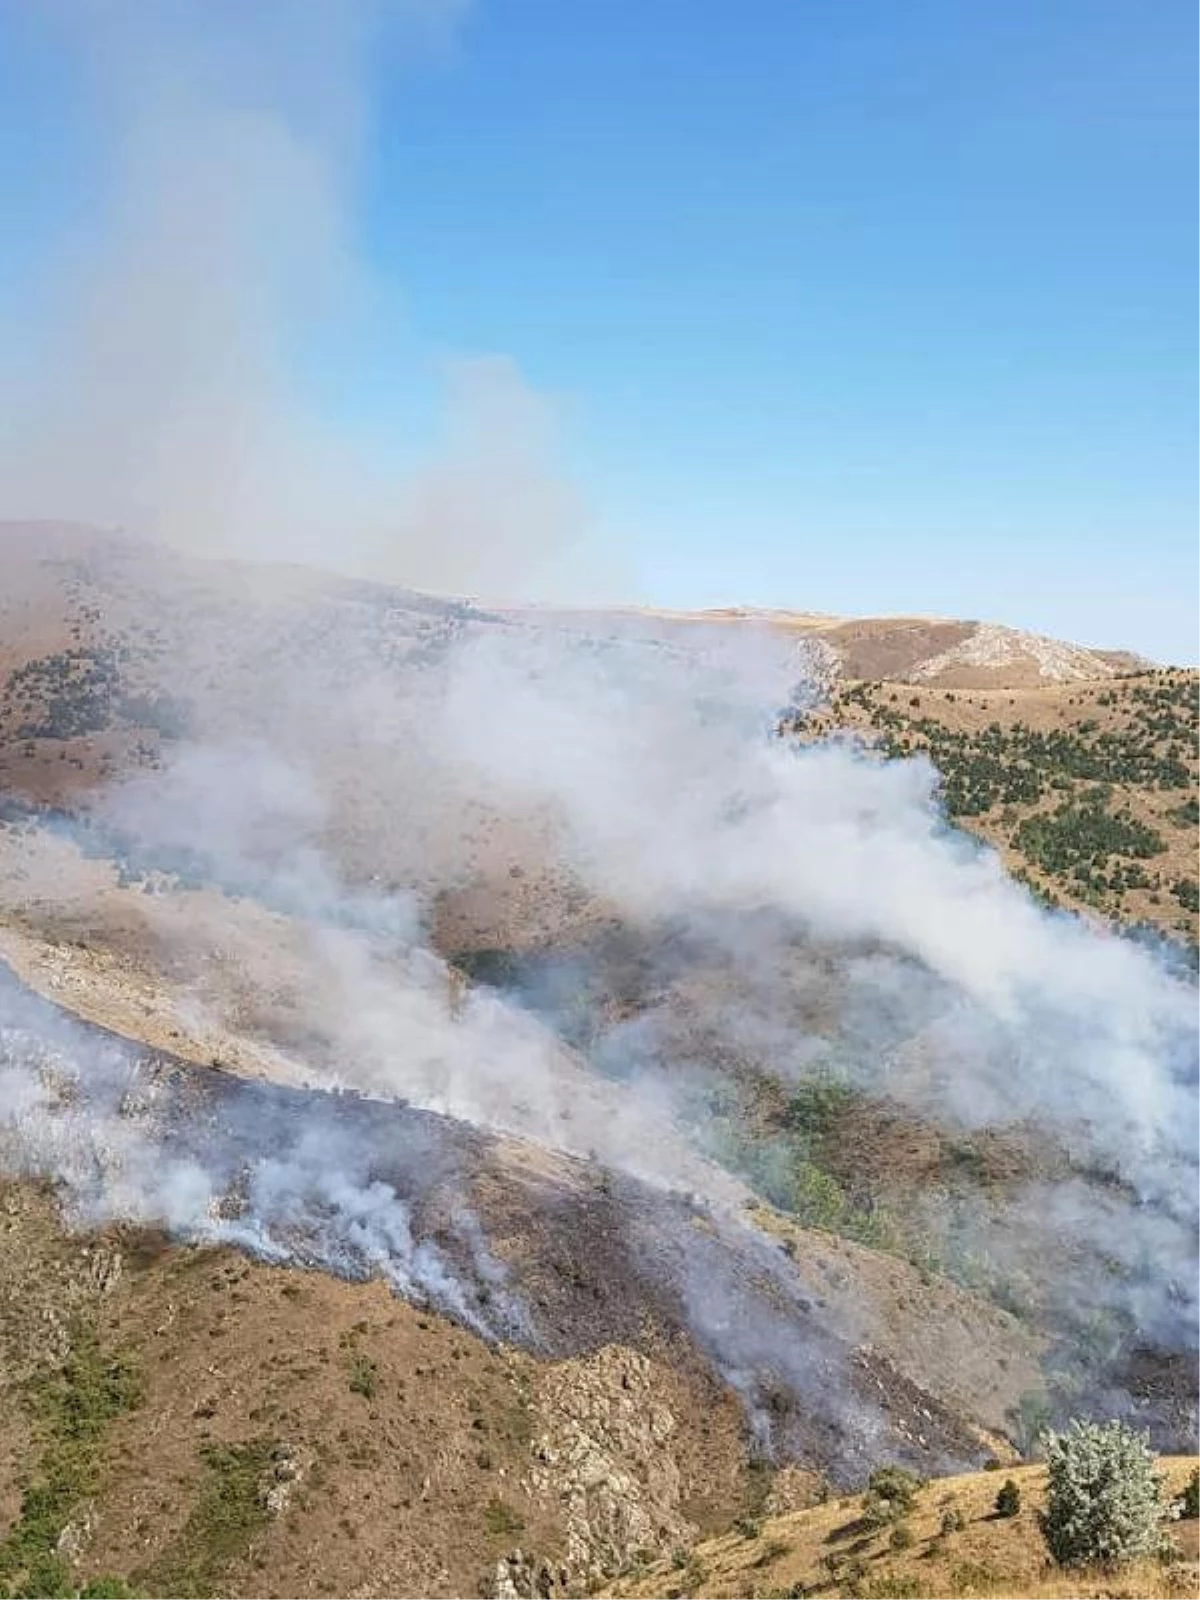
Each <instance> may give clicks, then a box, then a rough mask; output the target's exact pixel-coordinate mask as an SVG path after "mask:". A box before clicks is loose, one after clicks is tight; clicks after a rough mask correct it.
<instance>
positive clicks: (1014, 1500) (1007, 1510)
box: [996, 1478, 1021, 1517]
mask: <svg viewBox="0 0 1200 1600" xmlns="http://www.w3.org/2000/svg"><path fill="white" fill-rule="evenodd" d="M1020 1509H1021V1490H1020V1488H1019V1487H1018V1485H1017V1483H1016V1481H1015V1480H1014V1479H1012V1478H1005V1480H1004V1482H1003V1483H1002V1484H1001V1485H1000V1490H999V1493H998V1494H997V1495H996V1515H997V1516H998V1517H1015V1516H1016V1515H1017V1513H1018V1511H1020Z"/></svg>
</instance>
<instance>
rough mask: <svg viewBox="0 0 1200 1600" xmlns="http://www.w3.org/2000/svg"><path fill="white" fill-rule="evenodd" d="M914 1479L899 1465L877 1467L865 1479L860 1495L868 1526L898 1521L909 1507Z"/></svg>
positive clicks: (914, 1493)
mask: <svg viewBox="0 0 1200 1600" xmlns="http://www.w3.org/2000/svg"><path fill="white" fill-rule="evenodd" d="M920 1487H921V1485H920V1482H919V1480H918V1479H916V1478H914V1477H913V1475H912V1473H911V1472H905V1471H904V1469H903V1467H878V1468H876V1470H875V1471H874V1472H873V1473H872V1474H871V1476H870V1477H869V1478H868V1479H867V1492H866V1494H865V1495H863V1502H862V1506H863V1520H864V1521H865V1522H866V1523H867V1525H868V1527H872V1528H882V1527H884V1526H885V1525H886V1524H887V1523H889V1522H899V1521H900V1520H901V1519H902V1518H904V1517H906V1516H907V1515H908V1513H909V1512H910V1511H911V1510H912V1508H913V1504H914V1502H915V1501H916V1497H917V1490H918V1489H919V1488H920Z"/></svg>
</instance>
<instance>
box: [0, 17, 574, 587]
mask: <svg viewBox="0 0 1200 1600" xmlns="http://www.w3.org/2000/svg"><path fill="white" fill-rule="evenodd" d="M18 10H19V11H20V12H21V18H17V17H14V18H12V19H10V20H9V22H8V23H7V24H5V26H6V27H7V29H8V31H9V32H10V33H11V34H12V35H13V39H12V45H13V49H14V52H15V51H17V50H18V49H19V47H20V46H21V35H20V33H19V31H18V22H19V21H20V20H21V19H23V20H24V21H25V23H26V24H27V27H28V28H29V29H30V30H31V31H32V32H34V33H35V34H36V35H37V36H38V37H40V38H41V39H42V40H43V41H46V40H48V41H49V42H50V44H51V46H52V47H56V48H57V51H58V55H59V70H60V72H61V74H62V75H63V78H64V80H65V86H66V87H65V89H64V88H63V86H62V85H56V86H55V90H54V92H55V93H56V94H63V93H66V94H67V95H68V97H69V98H70V99H71V101H72V103H73V104H74V105H75V107H76V108H77V116H78V118H79V120H80V123H81V125H82V128H83V130H84V133H83V136H82V137H81V139H80V149H79V151H78V152H77V157H78V161H79V163H80V168H81V175H82V176H83V178H84V182H85V185H86V192H87V205H86V207H85V209H84V214H83V216H82V218H80V219H79V220H77V222H76V224H75V225H74V226H73V228H72V230H71V233H70V237H69V243H68V244H67V245H66V246H65V247H64V251H63V254H64V257H65V259H62V260H50V261H46V260H43V261H40V262H39V263H38V268H37V273H36V285H37V286H36V288H33V289H30V290H29V292H28V294H27V295H26V296H25V297H24V300H23V302H22V304H21V305H20V306H18V307H13V308H12V321H13V322H14V324H15V325H17V330H18V331H19V337H20V343H21V347H22V350H21V353H20V354H18V352H16V351H15V350H14V352H13V353H12V354H11V355H10V356H9V357H8V358H7V359H6V360H5V361H4V362H3V363H0V396H2V401H0V411H2V412H3V414H4V416H5V419H6V422H5V426H4V428H3V429H0V476H3V479H4V482H5V498H6V505H5V512H6V514H7V515H17V516H25V517H52V518H68V519H76V520H82V521H85V522H89V523H93V524H96V523H99V524H102V525H108V526H118V527H124V528H126V529H129V530H132V531H135V532H139V533H146V534H149V535H152V536H153V537H155V538H161V539H166V540H168V541H170V542H171V543H172V544H174V545H176V546H177V547H178V548H180V549H182V550H186V551H188V552H190V553H192V554H202V555H214V554H227V555H236V556H243V557H268V558H275V559H285V560H295V561H320V560H325V561H327V562H329V563H330V564H333V565H336V566H338V567H339V568H340V569H341V570H343V571H349V572H356V573H364V574H371V575H374V576H380V577H386V578H391V579H399V580H401V581H404V582H407V583H414V584H418V585H427V586H430V587H441V588H447V589H451V590H454V589H460V590H461V589H467V590H469V591H472V590H473V591H479V590H486V591H488V592H492V593H497V592H499V593H505V594H512V593H518V592H522V591H523V590H525V589H528V588H529V587H530V586H531V585H532V586H534V587H536V586H537V585H539V584H541V585H542V587H543V590H544V592H547V593H551V592H553V591H554V586H555V585H560V586H561V584H563V583H572V582H577V581H578V580H579V578H580V576H581V574H580V573H579V572H578V571H575V570H574V568H573V567H572V562H573V561H574V559H575V557H574V554H573V549H574V544H575V541H576V539H577V536H578V535H579V533H580V531H581V529H582V527H583V521H584V515H583V507H582V504H581V502H580V500H579V497H578V495H577V494H576V493H575V491H574V490H573V489H572V488H571V487H570V486H569V485H568V483H567V481H566V479H565V477H564V476H563V474H562V472H561V471H560V469H559V467H558V465H557V463H556V461H555V452H556V432H557V422H558V416H557V407H556V404H555V403H554V402H553V401H552V400H551V399H550V398H548V397H546V396H544V395H542V394H540V393H538V392H537V390H536V389H535V388H534V387H533V386H532V385H531V384H530V383H529V381H528V380H527V379H526V377H525V376H524V375H523V373H522V372H521V370H520V367H519V365H518V364H517V362H516V361H514V360H513V359H511V358H510V357H508V356H506V355H502V354H497V353H494V352H459V353H451V354H447V353H446V352H434V351H432V350H431V349H430V348H428V346H427V345H426V344H425V343H424V342H423V341H422V339H421V337H420V334H419V332H418V326H417V323H416V321H415V320H414V310H410V308H409V307H408V306H407V305H406V304H405V303H403V302H402V300H401V298H400V296H399V295H398V293H397V291H396V290H395V288H394V287H390V286H387V285H385V284H384V283H383V282H382V281H381V280H380V279H379V278H378V277H377V276H376V275H375V273H374V271H373V269H372V267H371V265H370V264H369V261H368V258H367V251H366V246H365V244H364V241H363V237H362V217H363V193H364V185H365V183H366V180H367V176H368V174H367V172H366V169H365V160H364V155H365V149H366V145H367V136H368V134H369V132H370V129H371V124H372V119H373V117H374V115H375V112H376V107H377V102H378V100H379V97H380V95H381V93H382V92H383V91H384V89H385V88H386V89H387V90H388V92H389V93H390V94H392V95H393V96H395V95H399V96H402V95H403V92H404V86H405V84H406V82H407V81H408V78H409V75H410V74H411V73H412V72H414V71H416V70H424V71H438V70H447V60H446V58H447V56H448V55H452V53H453V49H454V46H455V41H456V39H457V38H458V36H459V34H460V33H461V31H462V30H463V29H464V28H465V26H466V24H467V20H468V18H467V13H468V6H467V5H466V4H465V3H464V0H388V3H384V0H337V3H336V4H321V3H311V0H301V3H300V4H289V3H286V0H256V3H255V4H253V5H243V4H236V3H233V0H162V3H155V4H153V5H142V4H138V3H137V0H66V3H63V4H61V5H54V4H50V5H42V4H32V3H31V4H30V5H29V7H28V8H26V7H23V6H19V7H18ZM47 92H49V91H47ZM389 181H390V182H393V183H394V182H395V181H396V179H395V177H394V176H392V177H390V178H389ZM395 203H396V204H397V205H399V206H401V207H402V196H398V197H396V202H395ZM414 309H415V315H416V316H419V311H420V308H419V307H417V308H414ZM363 381H365V382H366V383H367V385H368V386H369V388H370V390H371V391H373V392H377V393H379V394H381V395H386V396H389V397H391V398H390V400H389V402H388V404H387V406H385V408H384V410H383V412H381V413H380V414H379V415H377V416H376V417H375V418H373V419H370V418H368V419H364V418H363V416H362V415H361V407H358V406H356V405H353V406H352V405H348V403H347V401H346V398H345V394H344V391H345V390H346V389H347V388H352V387H353V386H354V384H355V382H359V383H361V382H363ZM431 440H432V442H430V441H431Z"/></svg>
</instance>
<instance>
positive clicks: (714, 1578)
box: [611, 1457, 1197, 1600]
mask: <svg viewBox="0 0 1200 1600" xmlns="http://www.w3.org/2000/svg"><path fill="white" fill-rule="evenodd" d="M1195 1466H1196V1462H1195V1460H1194V1459H1193V1458H1191V1457H1170V1458H1167V1459H1165V1460H1164V1461H1163V1462H1162V1470H1163V1471H1164V1474H1165V1476H1166V1478H1167V1492H1168V1494H1170V1495H1177V1494H1179V1493H1180V1492H1181V1491H1182V1489H1183V1485H1184V1484H1185V1482H1186V1481H1187V1479H1188V1477H1189V1476H1190V1474H1191V1473H1192V1471H1193V1470H1194V1468H1195ZM1008 1478H1011V1479H1012V1481H1013V1482H1014V1483H1015V1484H1016V1485H1017V1488H1018V1490H1019V1492H1020V1509H1019V1511H1018V1513H1017V1514H1016V1515H1015V1516H1012V1517H1001V1516H999V1515H997V1512H996V1504H995V1502H996V1495H997V1492H998V1490H999V1488H1000V1486H1001V1484H1002V1483H1003V1482H1004V1481H1005V1479H1008ZM1045 1486H1046V1471H1045V1468H1044V1467H1040V1466H1025V1467H1016V1468H1009V1467H1005V1468H1003V1469H1002V1470H999V1471H996V1472H977V1473H970V1474H967V1475H965V1476H962V1477H956V1478H940V1479H935V1480H933V1481H932V1482H930V1483H929V1484H927V1485H925V1486H924V1487H923V1488H921V1489H919V1490H918V1491H917V1493H916V1496H915V1499H914V1502H913V1505H912V1509H911V1511H909V1513H908V1514H907V1515H906V1516H905V1517H904V1518H903V1519H902V1520H901V1521H899V1522H889V1523H885V1524H883V1525H882V1526H878V1527H872V1526H871V1525H870V1523H871V1518H870V1517H868V1516H866V1515H864V1507H863V1499H862V1497H861V1496H856V1497H854V1498H842V1499H829V1500H827V1501H825V1502H824V1503H822V1504H818V1505H816V1506H813V1507H811V1508H809V1509H805V1510H799V1511H795V1512H792V1513H790V1514H788V1515H784V1516H779V1517H773V1518H768V1519H765V1520H761V1519H749V1520H743V1521H742V1522H741V1523H740V1524H739V1525H738V1526H737V1527H735V1528H734V1529H733V1530H731V1531H730V1532H729V1533H727V1534H725V1535H723V1536H722V1537H721V1538H719V1539H711V1540H709V1541H707V1542H706V1543H703V1544H699V1545H697V1546H695V1547H694V1548H693V1549H690V1550H679V1551H677V1552H675V1553H674V1555H673V1556H672V1558H671V1559H670V1560H669V1561H665V1562H659V1563H657V1564H656V1565H654V1566H652V1567H650V1568H648V1569H647V1570H646V1571H645V1572H644V1573H642V1574H640V1575H638V1576H637V1577H635V1578H633V1579H631V1580H630V1581H627V1582H625V1583H622V1584H620V1585H618V1586H616V1587H615V1588H614V1589H613V1590H612V1591H611V1592H612V1593H613V1594H617V1595H647V1596H651V1595H654V1596H666V1597H667V1600H679V1597H683V1596H714V1597H718V1596H719V1597H725V1596H741V1597H745V1600H790V1597H794V1600H799V1597H801V1596H813V1597H817V1596H833V1595H845V1596H850V1597H853V1600H884V1597H887V1596H896V1597H903V1596H913V1597H920V1596H924V1597H928V1600H939V1597H942V1596H947V1597H951V1596H952V1597H960V1596H963V1597H965V1596H980V1597H983V1596H1000V1595H1009V1596H1011V1595H1022V1596H1028V1597H1029V1600H1035V1597H1036V1600H1041V1597H1043V1596H1045V1597H1049V1596H1061V1597H1064V1600H1065V1597H1067V1596H1072V1597H1075V1600H1090V1597H1099V1596H1107V1597H1116V1596H1121V1597H1123V1600H1139V1597H1145V1600H1151V1597H1155V1596H1157V1597H1165V1596H1176V1595H1178V1596H1183V1595H1194V1594H1195V1593H1196V1587H1197V1566H1196V1523H1195V1521H1188V1522H1176V1523H1173V1524H1171V1530H1172V1541H1173V1547H1174V1548H1173V1550H1172V1552H1171V1553H1170V1554H1168V1555H1166V1556H1165V1557H1164V1558H1163V1559H1162V1560H1153V1561H1140V1562H1137V1563H1134V1564H1132V1565H1130V1566H1128V1567H1125V1568H1122V1569H1120V1570H1118V1571H1115V1572H1114V1571H1099V1570H1089V1569H1083V1570H1079V1571H1066V1570H1064V1569H1063V1568H1061V1567H1059V1566H1057V1565H1056V1564H1055V1563H1053V1562H1052V1561H1051V1560H1050V1559H1049V1557H1048V1554H1047V1551H1046V1546H1045V1543H1044V1541H1043V1539H1042V1536H1041V1531H1040V1529H1039V1526H1038V1520H1037V1514H1038V1511H1039V1509H1040V1508H1041V1506H1042V1504H1043V1502H1044V1497H1045Z"/></svg>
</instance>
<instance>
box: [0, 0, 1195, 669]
mask: <svg viewBox="0 0 1200 1600" xmlns="http://www.w3.org/2000/svg"><path fill="white" fill-rule="evenodd" d="M1196 27H1197V21H1196V14H1195V8H1194V6H1192V5H1191V4H1186V5H1185V4H1184V3H1182V0H1156V3H1155V4H1154V5H1152V6H1147V5H1145V4H1144V3H1142V0H1054V3H1052V4H1046V3H1045V0H1011V3H1010V4H1008V5H1006V6H1004V7H983V6H964V5H962V4H961V3H960V0H914V3H912V4H910V5H906V6H905V7H897V6H895V4H894V3H892V0H838V3H834V0H759V3H758V4H756V6H755V7H754V8H752V9H748V8H746V7H737V6H733V5H728V4H717V3H710V0H705V3H702V4H694V3H691V0H656V3H655V4H654V5H653V6H641V5H634V4H632V3H626V0H575V3H573V4H572V5H570V6H563V5H561V4H556V3H554V0H506V3H504V4H500V3H498V0H476V3H474V4H469V3H468V0H344V3H342V4H339V5H337V6H335V7H331V6H323V5H320V4H313V3H310V0H256V3H244V4H241V5H234V4H232V3H231V0H209V3H208V4H206V5H200V4H198V3H197V0H160V3H159V4H157V5H156V6H154V7H153V8H147V7H145V6H142V5H138V4H137V3H136V0H14V3H13V4H12V5H9V6H7V7H5V8H4V9H3V10H2V11H0V184H2V185H3V194H4V199H5V212H6V218H7V226H6V229H5V234H4V239H3V243H2V244H0V480H2V481H3V482H4V483H5V484H6V489H7V497H9V498H10V503H6V504H4V505H2V506H0V517H4V516H12V517H20V516H29V515H51V516H54V515H62V516H71V517H79V518H81V519H84V520H89V521H92V522H114V521H120V522H124V523H126V524H127V525H129V526H133V527H137V528H139V529H140V530H141V531H145V532H147V533H152V534H153V533H164V534H165V535H166V536H167V537H169V538H171V539H173V540H174V541H175V542H176V543H181V544H183V545H185V546H186V547H188V548H204V549H206V548H210V547H214V548H216V549H218V550H222V549H223V550H224V553H230V552H231V551H235V552H239V553H241V552H244V553H247V554H254V555H269V556H277V555H281V554H282V555H287V556H291V557H293V558H296V559H302V560H303V559H310V560H317V561H320V562H322V563H323V564H331V565H335V566H342V567H344V568H348V569H350V570H356V571H364V572H370V573H374V574H376V575H379V576H385V577H388V578H391V579H395V580H396V581H401V582H410V583H413V584H415V585H417V586H422V587H431V588H444V589H451V590H454V589H457V590H465V591H467V592H479V593H485V594H486V593H489V592H491V593H507V594H512V593H524V594H528V595H530V596H533V597H536V598H544V599H546V600H549V601H556V600H565V601H570V602H573V603H601V602H605V601H610V602H611V601H621V602H627V603H645V604H650V605H656V606H661V607H666V608H689V609H694V608H702V607H718V606H726V605H746V606H754V607H765V608H778V609H786V610H797V611H821V612H827V613H833V614H839V615H847V614H859V615H870V614H887V613H892V614H922V615H929V614H939V615H948V616H962V617H981V618H984V619H986V620H995V621H1001V622H1004V623H1008V624H1011V625H1014V626H1019V627H1025V628H1030V629H1033V630H1036V631H1039V632H1043V633H1048V634H1052V635H1057V636H1062V637H1067V638H1071V639H1074V640H1077V641H1079V642H1081V643H1085V644H1090V645H1098V646H1107V647H1129V648H1133V649H1136V650H1139V651H1141V652H1143V653H1145V654H1146V655H1149V656H1151V657H1154V658H1156V659H1159V660H1168V661H1177V662H1195V661H1196V659H1197V656H1198V654H1200V651H1198V649H1197V623H1196V601H1197V547H1196V519H1197V496H1196V470H1197V455H1196V444H1195V439H1196V427H1197V404H1196V362H1195V349H1196V341H1197V322H1196V307H1195V299H1196V296H1195V284H1196V267H1197V259H1196V205H1195V192H1196V180H1197V164H1196V148H1195V147H1196V141H1195V131H1196V87H1195V75H1194V71H1193V66H1194V61H1195V56H1196Z"/></svg>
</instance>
